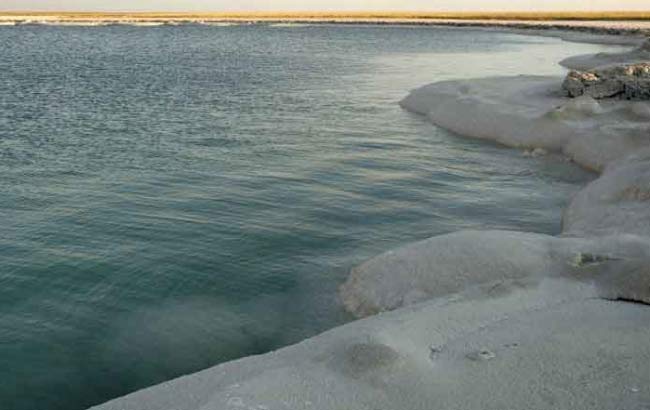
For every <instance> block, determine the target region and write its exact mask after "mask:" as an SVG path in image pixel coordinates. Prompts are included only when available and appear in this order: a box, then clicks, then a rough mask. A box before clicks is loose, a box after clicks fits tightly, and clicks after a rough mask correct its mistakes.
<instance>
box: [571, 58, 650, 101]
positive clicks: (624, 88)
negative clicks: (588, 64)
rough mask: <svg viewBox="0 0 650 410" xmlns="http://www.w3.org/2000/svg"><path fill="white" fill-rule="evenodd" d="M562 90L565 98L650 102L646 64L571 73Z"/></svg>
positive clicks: (648, 70) (649, 75)
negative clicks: (584, 96) (567, 96)
mask: <svg viewBox="0 0 650 410" xmlns="http://www.w3.org/2000/svg"><path fill="white" fill-rule="evenodd" d="M562 88H563V89H564V90H565V91H566V92H567V94H568V95H569V97H580V96H583V95H587V96H590V97H592V98H595V99H603V98H623V99H626V100H650V63H638V64H630V65H623V66H616V67H609V68H603V69H596V70H590V71H571V72H569V74H568V75H567V77H566V79H565V80H564V83H563V84H562Z"/></svg>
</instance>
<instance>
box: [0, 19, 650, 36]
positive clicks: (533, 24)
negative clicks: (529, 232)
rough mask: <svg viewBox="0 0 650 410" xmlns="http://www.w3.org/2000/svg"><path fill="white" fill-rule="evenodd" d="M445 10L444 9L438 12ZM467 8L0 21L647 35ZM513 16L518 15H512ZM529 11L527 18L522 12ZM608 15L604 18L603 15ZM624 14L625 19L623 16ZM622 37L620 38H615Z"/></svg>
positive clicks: (598, 22)
mask: <svg viewBox="0 0 650 410" xmlns="http://www.w3.org/2000/svg"><path fill="white" fill-rule="evenodd" d="M443 15H446V14H443ZM465 15H467V14H458V15H457V16H456V15H451V17H440V16H436V15H431V14H411V15H409V14H406V13H393V14H390V15H381V14H377V15H373V14H369V15H366V14H364V13H353V14H349V15H346V14H343V13H330V14H327V13H322V14H314V15H304V14H287V15H283V14H260V13H249V14H241V15H237V14H233V15H229V14H210V13H204V14H190V13H177V14H173V13H132V14H128V13H104V14H100V13H34V14H29V13H22V14H21V13H5V14H0V24H3V25H9V24H11V25H21V24H60V25H106V24H134V25H179V24H215V23H230V24H241V23H262V24H274V25H285V24H292V25H295V24H382V25H385V24H399V25H434V26H435V25H438V26H453V27H479V28H502V29H510V30H517V29H523V30H543V31H546V32H551V31H562V32H564V33H562V32H558V33H557V35H559V36H562V35H566V34H567V33H566V32H567V31H569V32H582V33H592V34H601V35H620V34H626V35H649V34H650V13H627V14H625V13H624V14H612V15H611V16H608V15H607V14H603V15H602V16H593V15H588V14H587V15H585V16H580V15H577V16H576V17H577V18H573V19H572V18H566V17H565V18H562V16H561V15H560V16H556V15H553V14H549V15H548V16H545V15H543V14H540V15H539V16H535V15H531V16H528V15H526V14H524V15H522V16H517V15H508V14H494V15H493V16H490V15H486V17H485V18H480V16H481V15H480V14H478V15H476V16H472V17H471V18H464V17H463V16H465ZM517 17H519V18H517ZM526 17H529V18H526ZM608 17H609V18H610V19H608ZM626 18H627V20H626ZM618 40H619V41H625V39H624V38H620V37H619V39H618Z"/></svg>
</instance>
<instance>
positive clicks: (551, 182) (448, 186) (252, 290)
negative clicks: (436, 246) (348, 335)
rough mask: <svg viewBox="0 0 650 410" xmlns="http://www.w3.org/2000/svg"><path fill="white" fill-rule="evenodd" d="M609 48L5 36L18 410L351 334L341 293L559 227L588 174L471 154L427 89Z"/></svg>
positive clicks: (12, 363)
mask: <svg viewBox="0 0 650 410" xmlns="http://www.w3.org/2000/svg"><path fill="white" fill-rule="evenodd" d="M603 49H605V47H602V46H596V45H581V44H570V43H563V42H561V41H559V40H555V39H545V38H535V37H524V36H517V35H509V34H499V33H490V32H481V31H470V30H467V31H462V30H451V29H433V28H408V27H370V26H367V27H364V26H338V27H334V26H305V27H265V26H234V27H207V26H184V27H155V28H139V27H95V28H84V27H38V26H32V27H26V26H25V27H5V28H0V53H1V54H0V56H1V58H0V86H1V90H2V93H1V94H0V175H1V176H0V187H1V192H2V195H0V223H1V225H0V226H1V231H0V261H1V264H0V407H1V408H2V409H10V410H35V409H49V410H57V409H61V410H64V409H65V410H74V409H82V408H85V407H87V406H90V405H92V404H96V403H99V402H102V401H105V400H107V399H110V398H112V397H116V396H119V395H123V394H125V393H128V392H130V391H133V390H136V389H139V388H142V387H144V386H148V385H151V384H154V383H157V382H161V381H163V380H166V379H169V378H172V377H175V376H178V375H181V374H185V373H189V372H193V371H196V370H199V369H202V368H206V367H209V366H211V365H214V364H217V363H220V362H223V361H225V360H229V359H233V358H238V357H241V356H244V355H250V354H256V353H262V352H266V351H268V350H270V349H274V348H277V347H280V346H284V345H286V344H289V343H292V342H295V341H298V340H301V339H303V338H305V337H308V336H311V335H314V334H316V333H318V332H320V331H322V330H324V329H328V328H331V327H333V326H335V325H337V324H341V323H343V322H345V321H347V320H349V319H350V318H349V317H348V316H347V315H346V314H345V313H344V312H342V311H341V308H340V306H339V304H338V301H337V299H336V287H337V286H338V285H339V284H340V283H341V282H342V281H343V280H344V279H345V277H346V274H347V271H348V270H349V269H350V268H351V267H352V266H354V265H355V264H357V263H359V262H361V261H363V260H365V259H367V258H369V257H372V256H374V255H376V254H378V253H380V252H382V251H385V250H387V249H390V248H393V247H395V246H399V245H401V244H404V243H407V242H410V241H414V240H419V239H423V238H426V237H429V236H432V235H435V234H440V233H444V232H450V231H454V230H458V229H463V228H476V229H488V228H499V229H514V230H532V231H538V232H546V233H557V232H559V229H560V227H559V223H560V215H561V210H562V208H563V207H564V206H565V205H566V203H567V200H568V197H569V196H570V195H571V194H572V193H574V192H576V190H577V189H578V187H579V186H580V185H581V184H583V183H584V182H585V181H586V180H588V179H589V178H590V177H591V176H590V175H589V174H587V173H585V172H582V171H580V170H578V169H577V168H575V167H573V166H571V165H569V164H566V163H563V162H562V161H559V160H551V159H530V158H523V157H522V156H521V153H520V152H518V151H516V150H508V149H504V148H502V147H499V146H496V145H491V144H488V143H484V142H478V141H472V140H467V139H463V138H458V137H456V136H454V135H452V134H450V133H448V132H446V131H443V130H440V129H437V128H435V127H433V126H432V125H430V124H429V123H427V122H426V121H425V120H424V119H423V118H421V117H418V116H415V115H411V114H409V113H407V112H404V111H403V110H401V109H400V108H399V107H398V106H397V104H396V102H397V101H398V100H399V99H400V98H402V97H403V96H404V95H405V94H406V92H407V91H408V90H409V89H411V88H414V87H416V86H419V85H422V84H424V83H427V82H431V81H435V80H442V79H450V78H468V77H482V76H488V75H499V74H518V73H541V74H552V73H554V74H558V73H561V72H562V70H561V69H560V68H559V67H558V66H556V65H555V62H556V61H557V60H559V59H561V58H563V57H566V56H569V55H572V54H577V53H584V52H594V51H601V50H603Z"/></svg>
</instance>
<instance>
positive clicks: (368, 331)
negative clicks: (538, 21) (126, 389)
mask: <svg viewBox="0 0 650 410" xmlns="http://www.w3.org/2000/svg"><path fill="white" fill-rule="evenodd" d="M562 35H566V33H565V34H562ZM626 41H627V40H626ZM629 41H632V40H629ZM633 41H634V42H637V41H638V39H634V40H633ZM634 55H635V56H636V55H637V54H634ZM612 59H613V60H617V61H620V60H625V58H624V57H621V56H620V55H618V56H616V55H606V56H605V55H601V56H600V57H598V58H595V57H593V56H592V59H591V60H589V58H588V57H584V58H582V59H581V60H580V61H581V63H585V62H586V61H603V60H605V61H609V60H612ZM561 85H562V78H559V77H558V78H555V77H530V76H520V77H505V78H488V79H478V80H467V81H449V82H444V83H436V84H431V85H428V86H424V87H422V88H420V89H417V90H414V91H413V92H412V93H411V94H410V95H409V96H408V97H406V99H404V100H403V101H402V106H403V107H404V108H405V109H408V110H410V111H413V112H416V113H419V114H422V115H425V116H426V117H427V118H428V119H429V120H430V121H431V122H433V123H435V124H437V125H439V126H442V127H444V128H449V129H451V130H454V131H456V132H458V133H460V134H462V135H465V136H467V137H473V138H483V139H489V140H492V141H497V142H499V143H502V144H504V145H507V146H511V147H516V148H521V149H526V150H529V151H527V152H530V150H535V151H534V152H538V153H540V154H544V153H545V152H556V153H560V154H563V155H565V156H566V157H567V158H568V159H571V160H573V161H576V162H578V163H580V164H582V165H584V166H586V167H588V168H590V169H593V170H596V171H598V172H600V173H601V177H600V178H599V179H597V180H596V181H594V182H592V183H590V184H589V185H588V186H586V187H585V188H584V189H583V190H582V191H581V192H580V193H579V194H578V195H577V196H576V197H575V198H574V199H573V200H572V202H571V204H570V206H569V207H568V209H567V210H566V213H565V215H564V220H563V233H562V235H560V236H558V237H553V236H548V235H540V234H536V233H525V232H504V231H484V232H477V231H463V232H457V233H453V234H449V235H442V236H437V237H434V238H431V239H428V240H425V241H422V242H418V243H415V244H410V245H406V246H404V247H402V248H400V249H397V250H392V251H389V252H386V253H385V254H383V255H380V256H378V257H376V258H373V259H371V260H370V261H368V262H366V263H364V264H363V265H361V266H359V267H358V268H356V269H355V270H354V271H353V272H352V274H351V275H350V278H349V280H348V281H347V283H346V284H344V285H343V287H342V292H341V294H342V299H343V301H344V303H345V305H346V307H347V308H348V309H349V310H350V311H351V312H352V313H354V314H356V315H357V316H359V317H366V316H369V315H374V316H371V317H367V318H365V319H362V320H359V321H356V322H352V323H349V324H347V325H345V326H342V327H339V328H336V329H333V330H331V331H329V332H326V333H323V334H321V335H319V336H317V337H314V338H311V339H308V340H306V341H304V342H302V343H299V344H297V345H294V346H289V347H287V348H284V349H281V350H278V351H275V352H272V353H268V354H265V355H261V356H255V357H249V358H245V359H241V360H238V361H234V362H230V363H226V364H222V365H219V366H216V367H213V368H211V369H207V370H205V371H202V372H199V373H196V374H193V375H189V376H186V377H182V378H179V379H176V380H173V381H170V382H167V383H163V384H161V385H158V386H154V387H152V388H149V389H145V390H142V391H140V392H136V393H134V394H131V395H128V396H126V397H123V398H120V399H116V400H113V401H111V402H108V403H106V404H103V405H101V406H98V407H96V409H98V410H117V409H120V410H140V409H151V410H172V409H185V410H198V409H206V408H214V409H226V410H228V409H230V410H232V409H242V408H247V409H258V410H263V409H282V410H289V409H292V410H293V409H305V410H307V409H323V410H324V409H328V410H329V409H341V410H343V409H346V410H347V409H359V410H370V409H377V408H391V409H403V410H416V409H417V410H420V409H449V408H463V409H477V410H478V409H503V408H516V409H548V408H554V409H567V410H568V409H572V410H575V409H578V410H580V409H585V410H586V409H602V410H611V409H612V408H626V409H635V410H636V409H638V410H641V409H645V408H647V403H649V402H650V366H648V360H650V344H648V342H647V341H648V338H649V337H650V326H649V325H648V324H649V323H650V306H647V305H648V304H650V207H649V206H648V201H649V200H650V185H649V184H648V181H650V102H630V101H620V100H604V101H596V100H594V99H593V98H586V97H585V98H577V99H569V98H568V97H567V96H566V95H565V93H564V92H563V91H562V87H561ZM632 302H633V303H632Z"/></svg>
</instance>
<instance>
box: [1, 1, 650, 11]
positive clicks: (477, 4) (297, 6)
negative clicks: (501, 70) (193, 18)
mask: <svg viewBox="0 0 650 410" xmlns="http://www.w3.org/2000/svg"><path fill="white" fill-rule="evenodd" d="M0 10H71V11H82V10H87V11H99V10H102V11H117V10H120V11H138V10H139V11H146V10H152V11H158V10H160V11H163V10H167V11H250V10H261V11H265V10H275V11H292V10H298V11H311V10H323V11H326V10H327V11H329V10H342V11H343V10H412V11H444V10H449V11H458V10H493V11H497V10H512V11H520V10H530V11H536V10H646V11H650V0H230V1H229V0H0Z"/></svg>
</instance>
